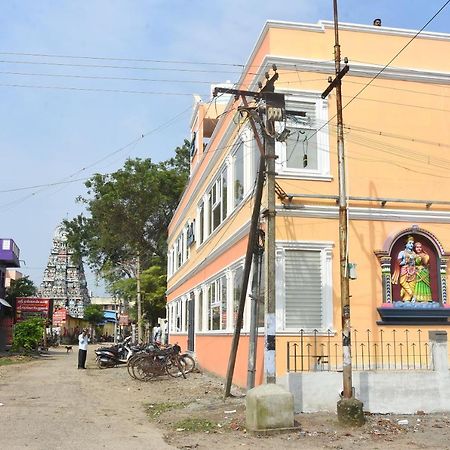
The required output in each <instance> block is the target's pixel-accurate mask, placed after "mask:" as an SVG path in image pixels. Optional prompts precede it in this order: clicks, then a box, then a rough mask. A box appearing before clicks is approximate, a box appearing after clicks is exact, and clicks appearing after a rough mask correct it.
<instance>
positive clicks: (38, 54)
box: [0, 52, 245, 68]
mask: <svg viewBox="0 0 450 450" xmlns="http://www.w3.org/2000/svg"><path fill="white" fill-rule="evenodd" d="M0 55H9V56H32V57H38V58H64V59H87V60H101V61H126V62H148V63H163V64H189V65H203V66H205V65H207V66H231V67H242V68H244V67H245V65H244V64H232V63H218V62H200V61H177V60H168V59H144V58H141V59H136V58H117V57H107V56H86V55H82V56H75V55H55V54H49V53H21V52H0Z"/></svg>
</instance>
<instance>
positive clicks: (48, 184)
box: [0, 178, 88, 194]
mask: <svg viewBox="0 0 450 450" xmlns="http://www.w3.org/2000/svg"><path fill="white" fill-rule="evenodd" d="M85 180H88V178H77V179H76V180H69V181H56V182H54V183H46V184H36V185H34V186H24V187H19V188H13V189H4V190H1V191H0V193H2V194H3V193H5V192H17V191H26V190H28V189H36V188H41V187H50V186H58V185H60V184H69V183H76V182H77V181H85Z"/></svg>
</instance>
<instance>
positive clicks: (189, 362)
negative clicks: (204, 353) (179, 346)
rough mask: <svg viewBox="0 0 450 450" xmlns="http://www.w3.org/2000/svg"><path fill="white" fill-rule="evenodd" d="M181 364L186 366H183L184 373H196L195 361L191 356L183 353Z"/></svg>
mask: <svg viewBox="0 0 450 450" xmlns="http://www.w3.org/2000/svg"><path fill="white" fill-rule="evenodd" d="M180 362H181V364H184V366H183V369H184V373H190V372H193V371H194V369H195V359H194V358H193V357H192V356H191V355H188V354H187V353H183V354H182V355H180Z"/></svg>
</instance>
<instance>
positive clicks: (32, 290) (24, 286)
mask: <svg viewBox="0 0 450 450" xmlns="http://www.w3.org/2000/svg"><path fill="white" fill-rule="evenodd" d="M35 295H36V286H35V285H34V284H33V282H32V281H31V280H30V278H29V277H28V276H26V277H23V278H19V279H18V280H11V285H10V286H9V287H7V288H6V295H5V300H6V301H7V302H8V303H9V304H10V305H11V306H12V308H11V309H10V310H9V311H10V313H11V314H13V312H14V311H15V309H16V298H17V297H33V296H35Z"/></svg>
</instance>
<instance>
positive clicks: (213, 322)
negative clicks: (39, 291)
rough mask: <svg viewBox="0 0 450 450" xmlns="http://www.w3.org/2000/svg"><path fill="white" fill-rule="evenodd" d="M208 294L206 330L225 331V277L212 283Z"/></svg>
mask: <svg viewBox="0 0 450 450" xmlns="http://www.w3.org/2000/svg"><path fill="white" fill-rule="evenodd" d="M207 292H208V330H210V331H218V330H225V329H226V326H227V299H228V297H227V280H226V276H225V275H223V276H222V277H220V278H218V279H217V280H214V281H212V282H211V283H210V284H209V286H208V289H207Z"/></svg>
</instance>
